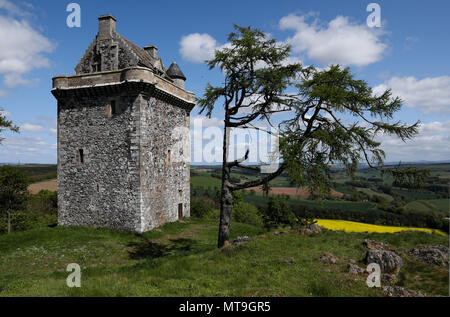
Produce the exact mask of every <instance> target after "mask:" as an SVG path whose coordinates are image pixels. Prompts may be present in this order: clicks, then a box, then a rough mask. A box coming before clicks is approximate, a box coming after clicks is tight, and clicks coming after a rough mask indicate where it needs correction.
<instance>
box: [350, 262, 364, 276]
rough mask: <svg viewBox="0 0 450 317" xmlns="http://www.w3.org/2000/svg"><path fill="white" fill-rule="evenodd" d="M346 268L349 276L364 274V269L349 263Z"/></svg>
mask: <svg viewBox="0 0 450 317" xmlns="http://www.w3.org/2000/svg"><path fill="white" fill-rule="evenodd" d="M347 267H348V271H349V273H351V274H362V273H364V269H363V268H361V267H359V266H358V265H356V264H352V263H349V264H348V265H347Z"/></svg>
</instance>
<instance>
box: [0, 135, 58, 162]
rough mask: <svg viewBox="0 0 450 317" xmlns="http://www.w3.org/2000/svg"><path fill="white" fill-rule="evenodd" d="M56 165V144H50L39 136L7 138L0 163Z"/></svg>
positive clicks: (3, 144) (2, 147)
mask: <svg viewBox="0 0 450 317" xmlns="http://www.w3.org/2000/svg"><path fill="white" fill-rule="evenodd" d="M19 161H20V162H28V163H54V162H56V144H55V143H48V142H47V141H45V140H44V138H42V137H41V136H39V135H14V136H10V137H7V138H6V139H5V140H4V141H3V143H2V145H1V151H0V162H19Z"/></svg>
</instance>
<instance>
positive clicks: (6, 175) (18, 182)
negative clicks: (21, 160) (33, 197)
mask: <svg viewBox="0 0 450 317" xmlns="http://www.w3.org/2000/svg"><path fill="white" fill-rule="evenodd" d="M29 184H30V179H29V178H28V177H27V176H26V175H25V173H24V172H23V171H21V170H20V169H18V168H15V167H12V166H8V165H5V166H0V211H4V212H6V214H7V215H8V233H10V232H11V213H13V212H15V211H18V210H20V209H21V208H22V207H23V205H24V203H25V201H26V199H27V197H28V185H29Z"/></svg>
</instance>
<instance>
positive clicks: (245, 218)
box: [231, 201, 263, 226]
mask: <svg viewBox="0 0 450 317" xmlns="http://www.w3.org/2000/svg"><path fill="white" fill-rule="evenodd" d="M231 216H232V219H233V220H234V221H237V222H241V223H247V224H250V225H255V226H262V225H263V219H262V217H261V215H260V213H259V211H258V208H256V207H255V206H253V205H251V204H249V203H246V202H244V201H240V202H237V203H235V204H233V211H232V213H231Z"/></svg>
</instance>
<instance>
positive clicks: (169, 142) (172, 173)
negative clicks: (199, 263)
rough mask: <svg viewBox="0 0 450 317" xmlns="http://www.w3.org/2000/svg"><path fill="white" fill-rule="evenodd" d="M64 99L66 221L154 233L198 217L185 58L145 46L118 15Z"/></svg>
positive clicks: (62, 202)
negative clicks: (193, 210) (168, 57)
mask: <svg viewBox="0 0 450 317" xmlns="http://www.w3.org/2000/svg"><path fill="white" fill-rule="evenodd" d="M98 20H99V30H98V34H97V36H96V37H95V39H94V41H93V42H92V44H91V45H90V46H89V47H88V49H87V50H86V52H85V53H84V55H83V57H82V58H81V60H80V62H79V63H78V65H77V66H76V67H75V71H76V75H71V76H57V77H54V78H53V89H52V94H53V95H54V96H55V98H56V99H57V100H58V208H59V216H58V223H59V225H63V226H94V227H107V228H112V229H120V230H127V231H135V232H144V231H147V230H150V229H152V228H155V227H157V226H159V225H161V224H163V223H165V222H169V221H176V220H178V219H180V218H182V217H188V216H189V215H190V201H189V197H190V192H189V183H190V182H189V160H190V141H189V125H190V111H191V110H192V108H193V107H194V95H193V93H191V92H188V91H186V90H185V89H184V83H185V80H186V78H185V76H184V75H183V73H182V72H181V70H180V68H179V67H178V66H177V64H176V63H173V64H172V65H171V66H170V67H169V69H166V68H165V67H164V65H163V63H162V60H161V58H160V57H158V50H157V48H156V46H153V45H150V46H146V47H144V48H143V49H141V48H139V47H138V46H136V45H135V44H133V43H132V42H130V41H129V40H127V39H126V38H124V37H123V36H121V35H119V34H118V33H117V32H116V19H115V18H114V17H113V16H111V15H104V16H100V17H99V18H98Z"/></svg>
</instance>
